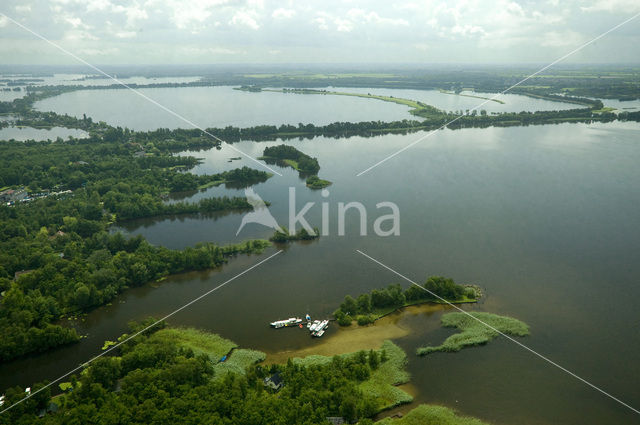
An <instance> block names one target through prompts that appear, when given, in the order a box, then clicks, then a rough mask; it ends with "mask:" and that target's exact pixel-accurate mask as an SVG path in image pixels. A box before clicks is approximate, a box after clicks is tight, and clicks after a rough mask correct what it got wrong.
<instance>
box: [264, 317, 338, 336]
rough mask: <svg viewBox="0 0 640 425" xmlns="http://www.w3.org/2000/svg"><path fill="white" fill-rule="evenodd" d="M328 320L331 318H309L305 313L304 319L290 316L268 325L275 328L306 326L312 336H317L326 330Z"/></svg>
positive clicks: (301, 327)
mask: <svg viewBox="0 0 640 425" xmlns="http://www.w3.org/2000/svg"><path fill="white" fill-rule="evenodd" d="M330 321H331V319H324V320H311V316H309V315H308V314H307V315H306V317H305V319H304V320H303V319H300V318H298V317H290V318H288V319H284V320H276V321H275V322H271V323H270V324H269V325H270V326H271V327H272V328H275V329H280V328H289V327H298V328H300V329H304V328H307V329H308V330H309V333H310V334H311V336H312V337H315V338H319V337H321V336H322V335H324V333H325V332H326V330H327V328H328V327H329V322H330Z"/></svg>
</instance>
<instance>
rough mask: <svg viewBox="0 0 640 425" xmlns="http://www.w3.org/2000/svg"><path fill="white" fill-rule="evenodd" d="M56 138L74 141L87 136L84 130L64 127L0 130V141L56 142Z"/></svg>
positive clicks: (11, 127) (8, 128) (12, 127)
mask: <svg viewBox="0 0 640 425" xmlns="http://www.w3.org/2000/svg"><path fill="white" fill-rule="evenodd" d="M58 137H60V138H62V139H65V140H66V139H68V138H69V137H75V138H76V139H83V138H85V137H89V134H88V133H87V132H86V131H84V130H79V129H77V128H66V127H51V128H33V127H15V126H10V127H4V128H0V140H11V139H13V140H18V141H20V142H24V141H25V140H38V141H41V140H54V141H55V140H56V139H57V138H58Z"/></svg>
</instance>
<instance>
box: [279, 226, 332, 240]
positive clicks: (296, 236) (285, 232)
mask: <svg viewBox="0 0 640 425" xmlns="http://www.w3.org/2000/svg"><path fill="white" fill-rule="evenodd" d="M319 237H320V230H319V229H318V228H317V227H316V228H314V229H313V234H311V233H309V232H307V230H306V229H305V228H304V227H300V228H299V229H298V231H297V232H295V233H293V234H292V233H290V232H289V229H287V228H286V227H284V226H283V227H282V231H279V230H276V231H275V233H274V234H273V236H271V237H270V238H269V240H270V241H271V242H276V243H286V242H291V241H311V240H314V239H318V238H319Z"/></svg>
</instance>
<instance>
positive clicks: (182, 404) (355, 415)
mask: <svg viewBox="0 0 640 425" xmlns="http://www.w3.org/2000/svg"><path fill="white" fill-rule="evenodd" d="M159 327H161V326H160V325H158V328H159ZM138 329H142V327H141V326H135V327H133V328H132V332H133V331H135V330H138ZM155 329H156V328H154V330H155ZM152 332H153V331H152V330H150V331H148V332H146V333H145V334H142V335H140V336H138V337H136V338H135V339H133V340H131V341H129V342H127V343H125V344H123V345H121V346H120V347H119V348H118V350H119V352H118V355H117V356H114V357H108V356H106V357H102V358H99V359H97V360H95V361H94V362H92V363H91V365H90V366H89V367H88V368H87V369H86V370H85V371H84V372H83V373H81V374H79V375H73V376H72V377H71V378H70V386H71V388H70V389H69V390H68V391H67V392H66V393H64V394H63V395H62V396H60V397H57V398H55V399H53V400H52V399H51V388H48V389H46V390H44V391H42V392H40V393H38V394H36V395H34V396H33V397H32V398H30V399H28V400H26V401H24V402H22V403H20V404H18V405H16V406H15V407H13V408H12V409H11V410H9V411H7V412H5V413H4V414H2V415H0V424H27V423H29V424H30V423H35V422H37V423H42V424H62V423H79V424H80V423H82V424H84V423H100V424H107V423H131V424H167V423H194V424H195V423H207V424H212V425H228V424H237V425H243V424H246V425H261V424H263V425H285V424H301V425H313V424H322V425H324V424H327V417H331V416H334V417H342V418H344V419H345V420H346V422H347V423H353V422H355V421H357V420H358V419H363V420H364V421H363V422H362V423H369V424H370V423H372V421H371V420H369V419H365V418H370V417H372V416H373V415H374V414H376V413H377V412H378V411H379V409H380V408H379V406H380V405H381V404H382V401H381V398H382V397H383V395H381V394H376V393H374V392H372V391H363V388H362V386H361V384H363V383H365V382H366V381H367V380H368V379H369V378H370V376H371V375H372V373H374V372H375V371H376V370H378V369H379V368H380V367H382V366H384V365H385V364H386V362H388V361H390V360H389V358H388V357H387V354H386V352H385V351H384V350H381V351H376V350H371V351H369V352H364V351H361V352H359V353H356V354H354V355H350V356H335V357H333V359H332V360H331V361H329V362H328V363H326V364H315V365H307V366H301V365H298V364H294V363H293V362H291V361H289V362H288V363H287V364H286V365H273V366H269V367H263V366H260V365H258V366H252V367H250V368H248V369H247V371H246V374H238V373H228V374H226V375H225V376H223V377H219V378H218V379H214V377H215V375H216V372H215V368H214V362H213V361H212V360H211V359H210V358H209V356H207V355H206V354H196V353H194V351H193V350H192V349H190V348H186V347H184V346H181V345H179V344H178V343H177V342H175V341H167V340H162V339H156V338H154V336H155V334H154V333H152ZM274 373H278V374H279V376H280V377H281V379H282V382H283V383H284V386H283V387H282V388H281V389H280V390H279V391H277V392H274V391H272V390H270V389H268V388H266V387H265V385H264V384H263V381H264V379H265V378H267V377H269V376H272V375H273V374H274ZM39 388H41V385H37V386H34V387H33V388H32V390H33V391H35V390H37V389H39ZM116 389H117V391H116ZM23 397H24V390H23V389H22V388H19V387H15V388H11V389H9V390H7V391H6V400H5V406H9V405H12V404H13V403H16V402H18V401H19V400H21V399H22V398H23ZM52 401H53V402H54V403H55V404H56V406H58V407H59V409H58V410H57V411H51V412H50V413H48V414H43V416H42V417H41V418H40V419H38V417H37V415H38V413H39V412H44V411H45V409H46V408H48V407H49V406H50V403H51V402H52Z"/></svg>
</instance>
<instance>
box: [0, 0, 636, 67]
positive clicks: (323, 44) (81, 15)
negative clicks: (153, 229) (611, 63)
mask: <svg viewBox="0 0 640 425" xmlns="http://www.w3.org/2000/svg"><path fill="white" fill-rule="evenodd" d="M2 1H3V8H5V9H6V10H10V11H13V13H14V14H15V15H16V19H18V18H19V20H20V22H21V23H23V24H24V25H27V26H28V27H30V28H33V29H34V30H37V31H38V32H40V33H41V34H42V35H43V36H45V37H47V38H50V39H52V40H63V41H67V40H69V41H73V43H75V44H74V45H76V46H82V47H85V48H89V47H91V48H96V49H98V47H97V46H96V45H97V43H93V44H91V45H90V46H88V45H85V44H82V42H83V41H91V40H96V39H99V40H100V45H101V46H102V47H103V48H104V49H110V48H111V47H117V48H119V49H120V50H119V51H118V52H117V53H114V55H121V56H120V58H119V59H117V60H118V61H119V62H122V63H127V62H129V61H133V62H136V61H142V60H146V61H147V63H152V62H154V61H157V62H160V63H161V62H162V61H163V60H167V57H169V58H170V59H169V60H173V59H175V58H180V59H181V60H182V59H184V60H191V61H192V62H203V63H204V62H207V61H209V58H210V57H213V56H218V57H221V58H223V59H225V58H228V59H229V60H231V59H235V58H232V57H231V56H232V55H241V57H242V58H245V59H246V60H247V61H251V60H253V61H256V62H259V61H280V60H282V61H285V60H288V61H291V62H304V61H320V60H326V61H343V62H344V61H347V62H348V61H358V60H361V59H362V58H365V57H366V58H367V59H371V58H375V60H379V61H396V60H397V61H413V60H414V59H415V58H416V57H420V58H424V60H426V55H423V54H420V52H422V51H428V56H429V60H431V61H440V62H447V61H467V60H474V58H475V59H477V60H479V61H485V62H500V61H505V60H508V61H517V60H534V59H533V58H535V60H541V61H544V60H546V59H547V58H548V59H549V60H550V61H551V60H553V59H555V58H556V57H557V56H556V55H557V54H558V52H559V51H567V49H568V48H570V47H571V46H578V45H580V44H581V43H583V42H585V41H587V40H589V39H590V38H593V37H595V36H597V35H598V34H600V33H601V32H602V31H604V30H606V29H608V28H611V27H612V26H614V25H615V24H616V23H619V22H622V21H623V20H624V19H626V18H628V17H629V16H631V15H632V13H633V12H634V11H640V0H562V1H560V0H540V1H524V0H494V1H492V2H488V1H486V0H484V1H483V0H408V1H406V2H402V1H400V0H395V1H391V2H389V1H388V0H367V1H364V0H349V1H343V0H324V1H323V2H296V1H293V0H286V1H282V0H126V1H125V0H48V1H47V0H2ZM29 7H30V10H29ZM9 23H10V21H7V20H6V19H5V18H2V17H0V27H2V32H3V33H4V34H6V37H11V38H12V39H14V40H16V43H12V45H14V46H16V49H15V52H18V54H12V55H9V56H7V57H8V58H11V60H14V58H15V60H20V61H24V62H37V61H38V60H43V61H44V60H47V59H44V57H45V56H44V55H42V52H41V50H38V48H36V47H34V46H35V45H32V44H30V43H29V37H28V34H26V33H24V31H22V30H21V29H20V28H18V27H16V26H14V25H8V24H9ZM285 23H286V25H285ZM636 23H637V22H636ZM634 24H635V23H630V24H629V25H626V26H625V27H624V29H623V30H622V31H615V32H612V33H611V34H609V35H607V36H606V37H603V38H602V39H601V40H599V42H598V49H596V48H595V47H594V48H593V49H589V51H588V52H586V50H585V52H586V53H585V55H584V57H580V58H577V57H576V59H579V60H587V56H589V59H591V60H592V61H594V62H597V61H599V58H602V60H611V58H612V57H614V56H615V57H618V56H619V57H620V58H624V59H626V60H627V61H628V57H630V56H631V57H633V56H632V55H631V54H630V53H629V52H628V51H629V50H631V51H632V50H633V48H634V46H635V44H637V43H633V40H635V41H640V40H638V37H640V35H639V33H640V27H638V25H634ZM625 43H626V44H625ZM187 45H188V46H196V47H197V48H193V49H191V50H188V49H187V50H179V48H178V46H187ZM211 45H213V46H216V47H209V46H211ZM149 46H153V48H151V47H149ZM200 46H201V47H200ZM169 49H171V51H172V52H175V55H174V54H173V53H172V54H171V55H169V56H167V55H166V54H164V53H166V52H167V50H169ZM211 49H213V50H211ZM558 49H559V50H558ZM625 51H626V53H624V52H625ZM141 52H143V53H141ZM615 52H619V53H615ZM598 55H599V56H598ZM636 56H637V55H636ZM49 57H50V56H47V58H49ZM103 57H106V56H103ZM41 58H42V59H41ZM114 60H115V59H114ZM637 61H640V58H638V59H637Z"/></svg>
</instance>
